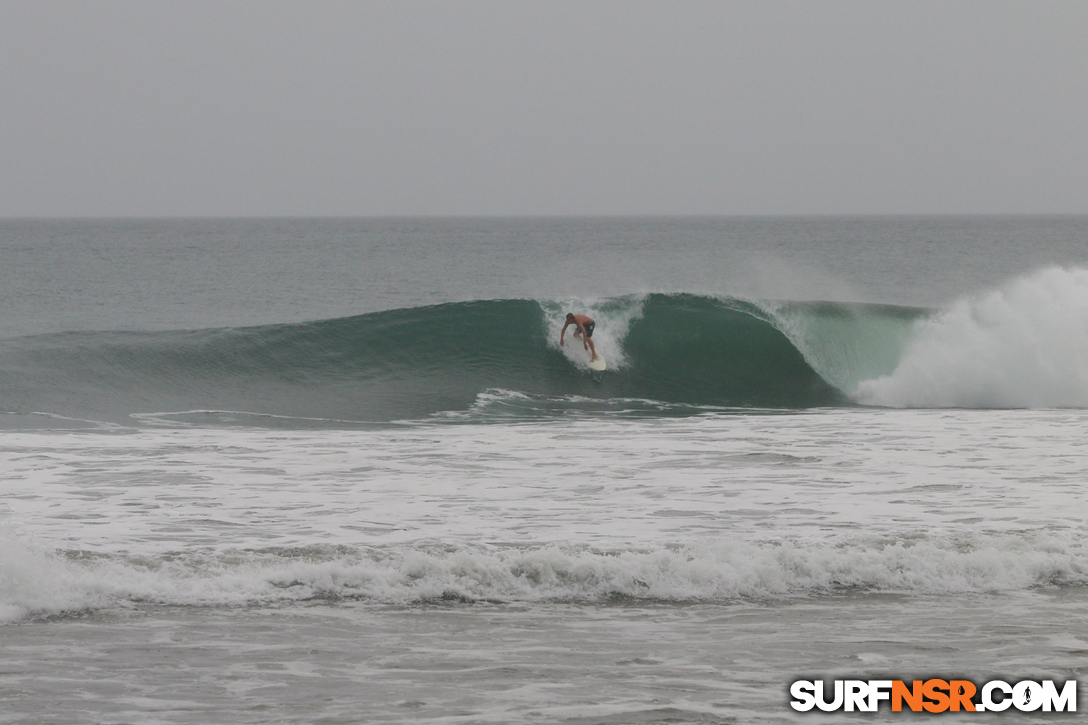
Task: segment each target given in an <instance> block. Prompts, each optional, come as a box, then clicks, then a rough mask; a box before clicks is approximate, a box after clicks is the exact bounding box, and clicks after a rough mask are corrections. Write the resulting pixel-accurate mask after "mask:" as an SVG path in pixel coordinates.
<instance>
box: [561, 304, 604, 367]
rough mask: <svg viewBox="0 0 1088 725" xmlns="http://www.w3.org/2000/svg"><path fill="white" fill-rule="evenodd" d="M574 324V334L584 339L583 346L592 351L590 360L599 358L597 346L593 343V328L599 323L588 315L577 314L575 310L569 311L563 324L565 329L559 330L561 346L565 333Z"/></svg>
mask: <svg viewBox="0 0 1088 725" xmlns="http://www.w3.org/2000/svg"><path fill="white" fill-rule="evenodd" d="M571 325H574V336H575V337H576V338H578V339H579V340H581V341H582V347H584V348H585V349H586V350H588V351H589V352H590V354H591V355H592V357H590V358H589V361H590V362H593V361H594V360H596V359H597V347H596V346H595V345H594V344H593V340H592V339H591V338H592V337H593V328H594V327H596V326H597V323H596V322H594V321H593V318H592V317H587V316H586V315H576V314H574V313H573V312H568V313H567V322H566V324H565V325H563V329H562V330H561V331H560V332H559V346H560V347H562V346H563V335H565V334H567V328H568V327H570V326H571Z"/></svg>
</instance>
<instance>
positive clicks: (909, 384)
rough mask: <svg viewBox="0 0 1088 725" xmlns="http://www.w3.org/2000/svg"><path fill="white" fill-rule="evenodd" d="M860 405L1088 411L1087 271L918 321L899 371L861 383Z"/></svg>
mask: <svg viewBox="0 0 1088 725" xmlns="http://www.w3.org/2000/svg"><path fill="white" fill-rule="evenodd" d="M854 398H855V399H856V400H857V401H858V402H860V403H863V404H867V405H882V406H889V407H928V408H944V407H960V408H1065V407H1070V408H1085V407H1088V269H1080V268H1059V267H1054V268H1048V269H1043V270H1040V271H1038V272H1035V273H1033V274H1030V275H1027V276H1025V277H1021V278H1019V279H1016V280H1013V281H1011V282H1009V283H1008V284H1006V285H1005V286H1003V287H1002V288H1000V289H998V290H995V291H991V292H988V293H985V294H981V295H976V296H972V297H967V298H964V299H961V300H959V301H957V302H955V303H954V304H953V305H952V306H951V307H949V308H948V309H946V310H944V311H943V312H941V313H940V314H938V315H935V316H933V317H932V318H930V319H927V320H924V321H921V322H920V323H919V324H918V327H917V331H916V335H915V338H914V340H913V342H912V343H911V345H910V346H909V347H908V349H907V351H906V353H905V354H904V356H903V359H902V360H901V361H900V362H899V364H898V365H897V366H896V368H895V370H894V371H893V372H891V373H890V374H888V375H884V376H880V377H876V378H873V379H871V380H867V381H864V382H862V383H861V384H860V385H858V387H857V390H856V392H855V394H854Z"/></svg>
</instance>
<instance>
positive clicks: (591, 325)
mask: <svg viewBox="0 0 1088 725" xmlns="http://www.w3.org/2000/svg"><path fill="white" fill-rule="evenodd" d="M596 326H597V323H596V322H587V323H586V324H584V325H582V327H584V328H586V337H593V328H594V327H596Z"/></svg>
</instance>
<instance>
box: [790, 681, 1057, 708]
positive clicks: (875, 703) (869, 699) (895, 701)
mask: <svg viewBox="0 0 1088 725" xmlns="http://www.w3.org/2000/svg"><path fill="white" fill-rule="evenodd" d="M790 695H791V696H792V697H793V700H791V701H790V707H792V708H793V709H794V710H799V711H801V712H808V711H809V710H812V709H813V708H817V709H819V710H823V711H824V712H833V711H835V710H843V711H845V712H876V711H877V709H878V708H879V707H880V703H882V702H888V704H889V705H890V706H891V709H892V712H902V711H903V710H904V709H906V710H909V711H913V712H1002V711H1004V710H1008V709H1009V708H1010V707H1011V708H1013V709H1014V710H1019V711H1021V712H1035V711H1041V712H1076V711H1077V681H1076V680H1068V681H1067V682H1065V683H1064V684H1063V685H1062V686H1061V687H1058V686H1057V685H1056V684H1055V683H1054V681H1053V680H1042V681H1041V682H1036V681H1034V680H1022V681H1020V682H1017V683H1015V684H1009V683H1008V682H1005V681H1003V680H992V681H990V682H987V683H986V684H985V685H983V686H982V687H978V686H976V685H975V683H973V682H971V681H970V680H937V679H932V680H914V681H913V682H911V683H910V684H909V685H908V684H907V683H906V682H903V681H902V680H835V681H834V683H833V686H832V687H830V688H825V687H824V681H823V680H797V681H796V682H794V683H793V684H792V685H790Z"/></svg>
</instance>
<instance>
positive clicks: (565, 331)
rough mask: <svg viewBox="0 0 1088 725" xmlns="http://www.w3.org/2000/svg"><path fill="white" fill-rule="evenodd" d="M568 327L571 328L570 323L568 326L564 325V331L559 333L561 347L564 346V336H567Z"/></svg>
mask: <svg viewBox="0 0 1088 725" xmlns="http://www.w3.org/2000/svg"><path fill="white" fill-rule="evenodd" d="M568 327H570V322H567V324H565V325H563V329H562V330H560V331H559V346H560V347H562V346H563V335H566V334H567V328H568Z"/></svg>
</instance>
